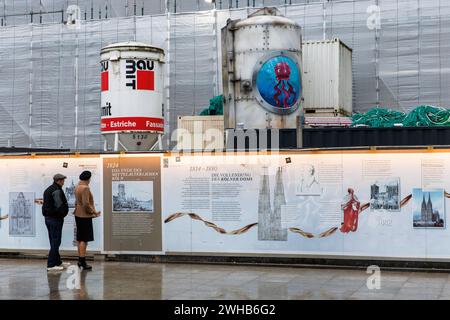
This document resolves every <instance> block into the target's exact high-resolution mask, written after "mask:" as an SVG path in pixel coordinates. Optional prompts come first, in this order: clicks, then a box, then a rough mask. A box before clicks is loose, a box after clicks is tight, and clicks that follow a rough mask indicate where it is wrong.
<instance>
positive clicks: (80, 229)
mask: <svg viewBox="0 0 450 320" xmlns="http://www.w3.org/2000/svg"><path fill="white" fill-rule="evenodd" d="M91 176H92V173H91V172H90V171H83V172H82V173H81V174H80V182H79V183H78V185H77V187H76V188H75V222H76V225H77V241H78V267H80V268H82V269H83V270H91V269H92V267H91V266H90V265H88V264H86V249H87V244H88V242H89V241H94V230H93V227H92V218H96V217H98V216H100V214H101V212H100V211H97V210H96V209H95V205H94V197H93V196H92V193H91V190H90V189H89V183H90V181H91Z"/></svg>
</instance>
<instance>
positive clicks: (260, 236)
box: [162, 152, 450, 259]
mask: <svg viewBox="0 0 450 320" xmlns="http://www.w3.org/2000/svg"><path fill="white" fill-rule="evenodd" d="M449 169H450V153H447V152H415V153H413V152H389V153H384V152H361V153H314V154H292V155H273V156H265V155H259V156H254V155H253V156H227V157H221V156H204V157H201V156H173V157H168V158H165V159H163V169H162V173H163V192H162V195H163V223H164V244H165V251H166V252H192V253H196V252H197V253H217V254H220V253H261V254H314V255H340V256H366V257H393V258H430V259H432V258H450V230H449V227H448V221H447V213H446V210H447V207H448V206H449V201H450V199H449V198H448V197H450V195H449V194H447V191H449V190H450V176H449V172H450V171H449ZM167 190H170V192H167Z"/></svg>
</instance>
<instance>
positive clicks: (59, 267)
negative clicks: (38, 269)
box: [47, 266, 64, 271]
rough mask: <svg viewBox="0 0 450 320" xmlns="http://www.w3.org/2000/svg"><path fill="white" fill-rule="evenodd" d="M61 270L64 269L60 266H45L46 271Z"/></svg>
mask: <svg viewBox="0 0 450 320" xmlns="http://www.w3.org/2000/svg"><path fill="white" fill-rule="evenodd" d="M63 270H64V267H61V266H54V267H51V268H47V271H63Z"/></svg>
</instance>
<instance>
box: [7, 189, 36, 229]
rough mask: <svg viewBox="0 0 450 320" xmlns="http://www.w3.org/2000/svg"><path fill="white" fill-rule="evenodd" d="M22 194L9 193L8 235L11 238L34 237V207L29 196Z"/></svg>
mask: <svg viewBox="0 0 450 320" xmlns="http://www.w3.org/2000/svg"><path fill="white" fill-rule="evenodd" d="M29 194H30V193H27V196H25V194H24V193H23V192H18V193H13V192H12V193H10V197H11V199H10V219H9V234H10V235H11V236H34V205H33V201H32V200H31V198H34V196H30V195H29Z"/></svg>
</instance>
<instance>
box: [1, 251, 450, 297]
mask: <svg viewBox="0 0 450 320" xmlns="http://www.w3.org/2000/svg"><path fill="white" fill-rule="evenodd" d="M93 266H94V269H93V271H90V272H82V273H81V281H80V288H79V289H76V288H75V289H70V288H73V285H74V283H75V282H74V281H71V280H72V278H71V274H69V273H68V272H67V271H64V272H59V273H47V271H46V268H45V261H44V260H22V259H21V260H11V259H0V299H39V300H42V299H45V300H46V299H201V300H206V299H208V300H211V299H267V300H276V299H408V300H414V299H446V300H447V299H449V300H450V273H427V272H387V271H383V270H382V272H381V289H379V290H369V289H368V288H367V285H366V282H367V277H368V276H369V275H368V274H366V273H365V270H340V269H332V270H330V269H304V268H291V267H289V268H287V267H268V266H254V267H253V266H251V267H249V266H229V265H193V264H147V263H129V262H94V263H93Z"/></svg>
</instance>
